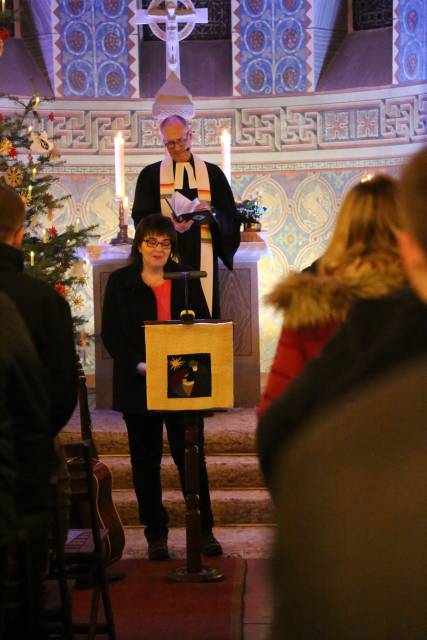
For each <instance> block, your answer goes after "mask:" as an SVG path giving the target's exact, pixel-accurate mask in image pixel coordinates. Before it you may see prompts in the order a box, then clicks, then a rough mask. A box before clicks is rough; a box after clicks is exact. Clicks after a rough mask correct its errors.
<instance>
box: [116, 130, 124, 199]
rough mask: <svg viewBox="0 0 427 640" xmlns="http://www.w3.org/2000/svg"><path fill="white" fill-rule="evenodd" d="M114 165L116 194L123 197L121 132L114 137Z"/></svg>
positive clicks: (122, 141)
mask: <svg viewBox="0 0 427 640" xmlns="http://www.w3.org/2000/svg"><path fill="white" fill-rule="evenodd" d="M114 166H115V170H116V196H117V197H118V198H124V195H125V141H124V140H123V138H122V132H121V131H119V133H118V134H117V135H116V136H115V138H114Z"/></svg>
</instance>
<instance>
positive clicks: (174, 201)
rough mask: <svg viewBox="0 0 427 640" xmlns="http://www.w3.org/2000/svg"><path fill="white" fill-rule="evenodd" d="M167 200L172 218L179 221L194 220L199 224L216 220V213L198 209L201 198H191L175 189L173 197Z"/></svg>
mask: <svg viewBox="0 0 427 640" xmlns="http://www.w3.org/2000/svg"><path fill="white" fill-rule="evenodd" d="M165 200H166V202H167V204H168V206H169V209H170V212H171V215H172V218H173V219H174V220H176V221H177V222H186V221H188V220H193V222H196V223H197V224H211V223H212V222H214V220H215V218H214V214H213V213H212V212H211V211H209V210H208V209H199V210H196V207H197V206H198V205H199V204H200V200H199V198H194V200H189V199H188V198H186V197H185V196H183V195H182V193H180V192H179V191H174V193H173V194H172V197H171V198H166V197H165Z"/></svg>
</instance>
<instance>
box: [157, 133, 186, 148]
mask: <svg viewBox="0 0 427 640" xmlns="http://www.w3.org/2000/svg"><path fill="white" fill-rule="evenodd" d="M189 133H190V132H189V131H187V133H186V134H185V136H182V138H178V139H177V140H163V144H164V145H165V147H167V148H168V149H172V148H173V147H176V146H181V145H183V144H185V143H186V142H187V139H188V134H189Z"/></svg>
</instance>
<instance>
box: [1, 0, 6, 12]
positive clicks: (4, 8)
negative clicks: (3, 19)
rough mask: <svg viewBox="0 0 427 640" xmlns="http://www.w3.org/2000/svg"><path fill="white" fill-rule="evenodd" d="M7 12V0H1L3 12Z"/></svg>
mask: <svg viewBox="0 0 427 640" xmlns="http://www.w3.org/2000/svg"><path fill="white" fill-rule="evenodd" d="M5 10H6V0H1V12H2V13H4V12H5Z"/></svg>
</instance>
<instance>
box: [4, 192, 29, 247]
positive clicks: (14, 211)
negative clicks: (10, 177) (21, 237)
mask: <svg viewBox="0 0 427 640" xmlns="http://www.w3.org/2000/svg"><path fill="white" fill-rule="evenodd" d="M24 218H25V207H24V203H23V202H22V200H21V198H20V197H19V195H18V194H17V193H16V191H14V190H13V189H10V188H9V187H7V186H5V185H3V184H0V242H3V243H8V241H9V239H10V238H11V237H12V236H13V234H14V233H15V232H16V231H17V230H18V229H19V228H20V227H21V225H22V223H23V221H24Z"/></svg>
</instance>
